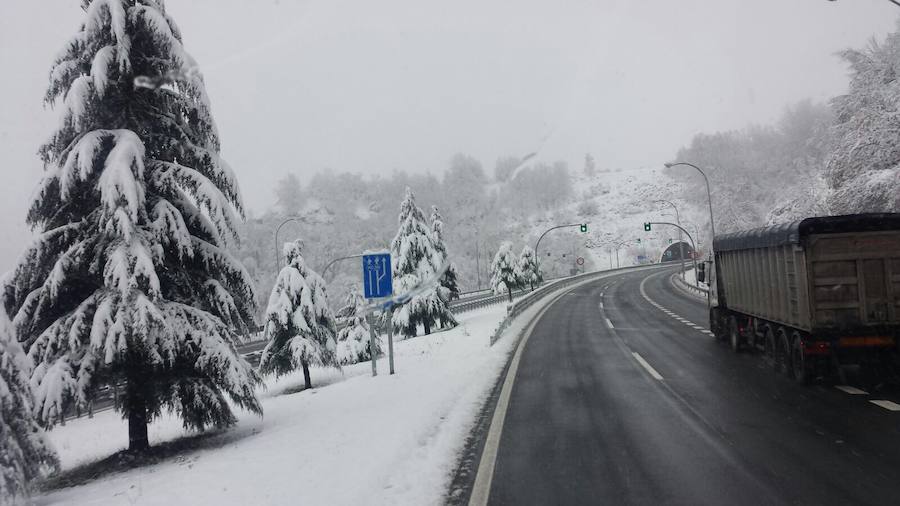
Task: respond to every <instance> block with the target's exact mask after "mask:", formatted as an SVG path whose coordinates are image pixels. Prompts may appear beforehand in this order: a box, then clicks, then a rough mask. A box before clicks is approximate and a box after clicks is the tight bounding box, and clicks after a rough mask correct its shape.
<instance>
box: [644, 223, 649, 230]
mask: <svg viewBox="0 0 900 506" xmlns="http://www.w3.org/2000/svg"><path fill="white" fill-rule="evenodd" d="M649 231H650V224H649V223H644V232H649Z"/></svg>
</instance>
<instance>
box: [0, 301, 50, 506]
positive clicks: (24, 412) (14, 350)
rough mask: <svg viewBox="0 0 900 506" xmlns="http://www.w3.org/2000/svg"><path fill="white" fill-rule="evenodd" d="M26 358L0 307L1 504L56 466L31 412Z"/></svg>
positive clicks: (21, 493) (12, 501) (23, 492)
mask: <svg viewBox="0 0 900 506" xmlns="http://www.w3.org/2000/svg"><path fill="white" fill-rule="evenodd" d="M28 369H29V367H28V362H27V359H26V357H25V353H24V351H23V350H22V347H21V346H20V345H19V342H18V340H17V339H16V338H15V335H14V334H13V331H12V326H11V325H10V323H9V319H8V318H7V316H6V311H3V310H2V309H0V504H16V503H18V502H21V501H24V499H25V497H26V496H27V494H28V483H29V482H30V481H31V480H32V479H34V478H36V477H38V476H40V474H41V473H42V472H43V471H50V470H54V469H56V468H57V467H58V461H57V460H56V455H55V454H54V453H53V451H52V450H51V449H50V446H49V445H48V444H47V442H46V441H45V439H44V435H43V432H42V431H41V428H40V427H39V426H38V424H37V422H36V421H35V419H34V414H33V412H32V401H31V387H30V385H29V384H28V375H27V373H26V372H27V371H28Z"/></svg>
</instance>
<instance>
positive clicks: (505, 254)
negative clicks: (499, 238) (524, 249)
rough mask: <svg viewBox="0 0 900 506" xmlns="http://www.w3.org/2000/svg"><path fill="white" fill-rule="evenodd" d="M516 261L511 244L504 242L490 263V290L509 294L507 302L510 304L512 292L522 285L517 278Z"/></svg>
mask: <svg viewBox="0 0 900 506" xmlns="http://www.w3.org/2000/svg"><path fill="white" fill-rule="evenodd" d="M518 263H519V262H518V260H517V259H516V254H515V253H513V250H512V243H511V242H509V241H505V242H504V243H503V244H501V245H500V249H499V250H497V254H496V255H494V260H493V261H492V262H491V290H493V292H494V293H497V294H500V293H503V292H506V293H508V294H509V301H510V302H512V292H513V290H515V289H516V288H518V287H519V286H521V284H522V280H521V278H520V277H519V269H518Z"/></svg>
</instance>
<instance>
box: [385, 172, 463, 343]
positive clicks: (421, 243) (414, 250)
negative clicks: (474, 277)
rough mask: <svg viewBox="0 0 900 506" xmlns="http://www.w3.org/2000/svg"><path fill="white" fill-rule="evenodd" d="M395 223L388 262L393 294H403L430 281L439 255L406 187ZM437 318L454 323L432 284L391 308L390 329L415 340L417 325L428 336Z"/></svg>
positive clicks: (409, 190)
mask: <svg viewBox="0 0 900 506" xmlns="http://www.w3.org/2000/svg"><path fill="white" fill-rule="evenodd" d="M399 222H400V229H399V230H398V231H397V235H396V236H395V237H394V240H393V241H391V263H392V269H393V278H394V293H395V294H404V293H408V292H410V291H411V290H412V289H414V288H415V287H417V286H418V285H419V284H420V283H422V282H424V281H426V280H428V279H431V278H433V277H434V276H435V274H436V273H437V272H438V269H440V267H441V266H440V265H438V262H439V261H440V254H439V253H438V252H437V250H436V249H435V247H434V241H433V240H432V234H431V229H430V228H429V227H428V224H427V222H426V221H425V215H424V214H423V213H422V210H421V209H419V207H418V206H417V205H416V198H415V196H414V195H413V192H412V190H411V189H410V188H409V187H407V188H406V197H405V198H404V199H403V202H402V203H401V204H400V217H399ZM441 317H443V318H444V319H445V321H448V322H452V323H455V320H454V319H453V315H452V314H450V311H449V309H448V308H447V305H446V303H445V302H444V301H443V300H442V299H441V297H440V295H439V294H438V286H437V285H436V286H435V287H434V289H431V290H427V291H425V292H422V293H419V294H416V295H415V296H413V297H412V298H410V299H409V301H407V302H406V303H405V304H403V305H402V306H399V307H396V308H394V311H393V316H392V321H393V325H394V328H395V329H398V330H399V331H400V332H401V333H402V334H403V335H404V336H406V337H415V335H416V334H417V329H418V326H419V325H422V327H423V328H424V329H425V333H426V334H430V333H431V328H432V327H433V326H434V324H435V323H436V322H437V321H439V320H440V318H441Z"/></svg>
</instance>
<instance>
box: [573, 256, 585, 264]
mask: <svg viewBox="0 0 900 506" xmlns="http://www.w3.org/2000/svg"><path fill="white" fill-rule="evenodd" d="M575 263H576V264H578V265H584V259H583V258H581V257H578V259H577V260H575Z"/></svg>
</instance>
